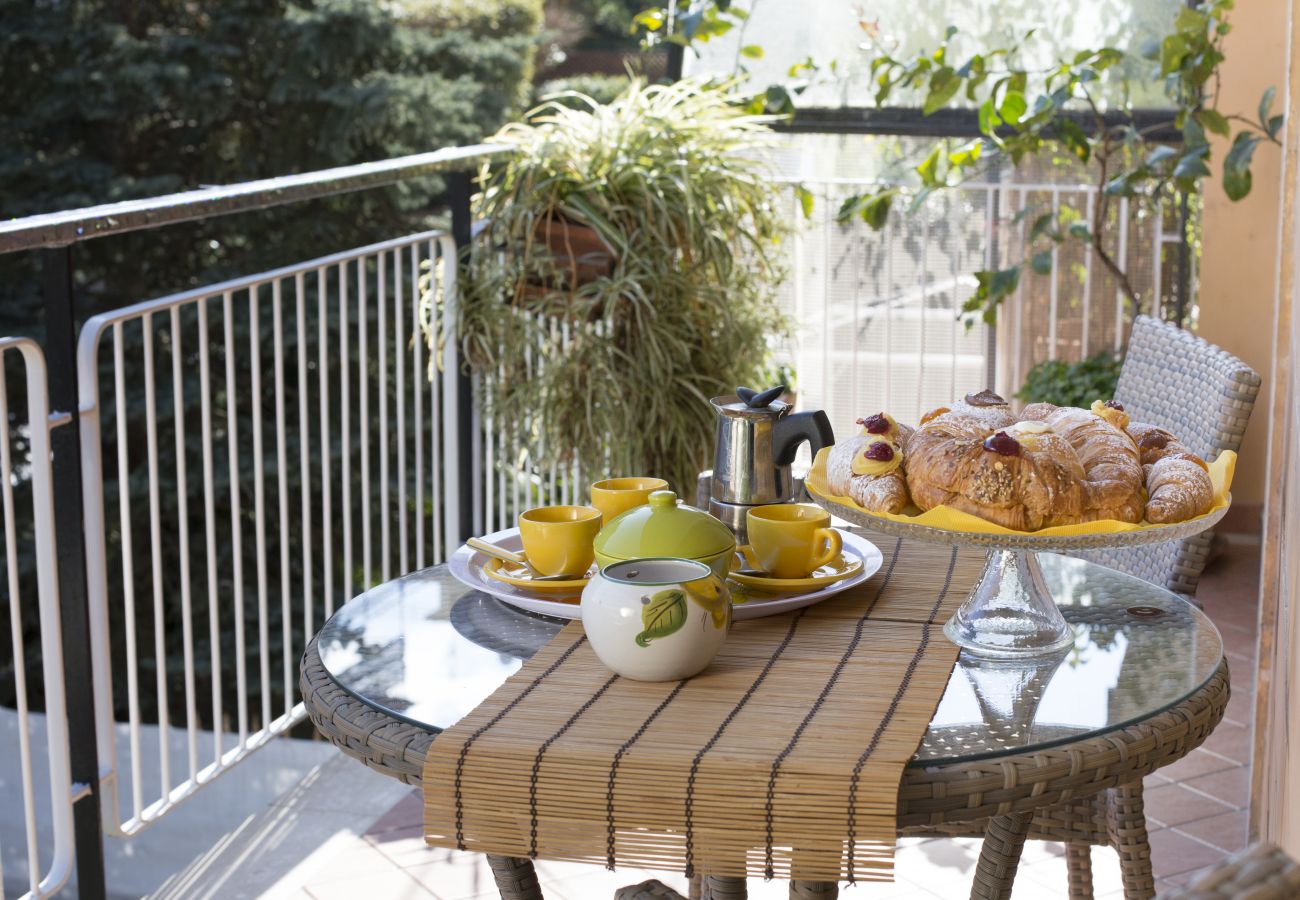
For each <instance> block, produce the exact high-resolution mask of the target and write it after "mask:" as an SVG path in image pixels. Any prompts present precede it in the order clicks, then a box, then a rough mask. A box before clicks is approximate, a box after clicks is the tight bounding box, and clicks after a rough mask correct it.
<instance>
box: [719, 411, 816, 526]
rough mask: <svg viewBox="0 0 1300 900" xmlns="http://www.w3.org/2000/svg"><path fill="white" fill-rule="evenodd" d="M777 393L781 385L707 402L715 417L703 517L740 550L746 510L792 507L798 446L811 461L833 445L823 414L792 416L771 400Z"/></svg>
mask: <svg viewBox="0 0 1300 900" xmlns="http://www.w3.org/2000/svg"><path fill="white" fill-rule="evenodd" d="M783 393H785V385H778V386H777V387H774V388H772V389H770V390H766V391H763V392H762V393H758V392H756V391H752V390H750V389H749V388H743V387H741V388H737V389H736V393H735V394H729V395H727V396H724V397H714V398H713V399H712V400H710V401H709V402H710V403H712V404H713V409H714V410H715V411H716V412H717V414H718V421H717V445H716V447H717V449H716V451H715V453H714V457H713V474H712V479H711V484H710V488H709V513H710V514H711V515H713V516H715V517H716V518H718V519H721V520H722V521H723V522H725V523H726V524H727V526H728V527H729V528H730V529H731V530H732V531H733V532H735V534H736V540H737V541H738V542H740V543H742V544H743V543H745V542H746V541H747V539H748V538H747V536H746V533H745V532H746V529H745V514H746V513H747V512H748V511H749V509H750V508H751V507H754V506H764V505H766V504H769V503H791V502H794V501H795V499H796V497H795V483H794V476H793V475H791V473H790V464H791V463H793V462H794V457H795V453H797V452H798V450H799V445H800V444H802V443H803V442H804V441H807V442H808V443H809V445H810V446H811V448H812V452H813V454H814V455H816V453H817V451H818V450H820V449H821V448H822V447H828V446H830V445H831V444H833V443H835V434H834V432H833V431H832V430H831V422H830V419H828V418H827V417H826V413H825V412H823V411H822V410H820V409H819V410H814V411H811V412H801V413H792V412H790V409H791V407H790V404H788V403H783V402H781V401H780V400H778V399H776V398H777V397H780V396H781V395H782V394H783Z"/></svg>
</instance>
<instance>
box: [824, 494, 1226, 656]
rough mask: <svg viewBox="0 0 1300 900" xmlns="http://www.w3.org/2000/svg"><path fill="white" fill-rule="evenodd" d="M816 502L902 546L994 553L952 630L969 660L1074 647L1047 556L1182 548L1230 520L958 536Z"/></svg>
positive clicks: (947, 630)
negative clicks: (1168, 545) (907, 542)
mask: <svg viewBox="0 0 1300 900" xmlns="http://www.w3.org/2000/svg"><path fill="white" fill-rule="evenodd" d="M809 494H810V495H811V496H812V499H813V501H814V502H816V503H817V504H818V505H819V506H821V507H822V508H823V509H825V510H827V511H828V512H830V513H831V514H832V515H835V516H839V517H840V518H841V519H844V520H845V521H847V522H851V523H853V524H854V525H860V526H862V527H864V528H868V529H871V530H873V531H877V532H883V533H885V534H890V535H895V536H897V537H901V538H909V539H912V540H918V541H926V542H928V543H936V544H947V545H951V546H954V547H963V548H979V549H984V550H987V551H988V554H989V555H988V562H987V564H986V565H985V567H984V573H983V574H982V575H981V576H980V580H979V582H978V583H977V584H976V586H975V587H974V589H973V590H972V591H971V593H970V596H969V597H968V598H967V600H966V602H965V603H963V604H962V605H961V607H960V608H959V609H958V610H957V612H955V613H954V614H953V616H952V618H951V619H949V620H948V622H947V623H946V624H945V625H944V629H943V630H944V634H946V635H947V636H948V638H949V640H951V641H952V642H953V643H955V644H957V645H958V646H959V647H961V648H962V649H964V650H966V651H967V652H969V653H973V654H976V655H978V656H983V657H991V658H1026V657H1035V656H1043V657H1047V656H1051V655H1052V654H1055V653H1057V652H1058V651H1060V650H1061V649H1063V648H1065V647H1068V646H1069V645H1070V644H1071V643H1073V641H1074V636H1073V633H1072V632H1071V631H1070V628H1069V626H1068V625H1067V624H1066V622H1065V617H1064V616H1062V615H1061V611H1060V610H1059V609H1058V608H1057V606H1056V602H1055V600H1054V599H1053V598H1052V596H1051V593H1050V592H1049V591H1048V589H1047V587H1046V586H1045V584H1044V582H1043V576H1042V571H1041V569H1040V567H1039V564H1038V557H1037V554H1038V553H1039V552H1052V553H1064V554H1067V555H1072V554H1076V553H1079V552H1082V551H1085V550H1101V549H1125V548H1129V547H1138V546H1142V545H1145V544H1156V543H1162V542H1165V541H1176V540H1182V539H1183V538H1188V537H1192V536H1193V535H1196V534H1200V533H1201V532H1202V531H1205V530H1206V529H1208V528H1212V527H1214V525H1215V524H1216V523H1218V522H1219V520H1220V519H1222V518H1223V516H1224V515H1225V514H1226V513H1227V511H1228V509H1229V507H1230V506H1231V504H1232V497H1231V496H1230V495H1229V497H1228V502H1227V503H1224V504H1223V505H1222V506H1220V507H1218V508H1217V509H1214V510H1213V511H1211V512H1209V513H1207V514H1206V515H1203V516H1198V517H1197V518H1195V519H1189V520H1188V521H1186V522H1176V523H1174V524H1171V525H1162V526H1159V527H1149V528H1143V529H1141V530H1137V531H1116V532H1099V533H1095V534H1079V535H1060V534H1046V535H1045V534H1034V533H1032V532H1008V533H987V532H973V531H956V530H952V529H946V528H936V527H934V526H932V525H921V524H914V523H910V522H900V521H898V520H897V519H896V518H886V517H884V516H877V515H873V514H872V513H870V512H868V511H867V510H865V509H862V508H861V507H859V506H856V505H851V504H847V503H840V502H838V501H836V500H832V499H831V498H829V497H826V496H823V495H821V494H820V493H818V492H817V491H815V490H810V491H809Z"/></svg>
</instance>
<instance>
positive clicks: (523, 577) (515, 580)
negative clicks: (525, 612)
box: [483, 557, 591, 594]
mask: <svg viewBox="0 0 1300 900" xmlns="http://www.w3.org/2000/svg"><path fill="white" fill-rule="evenodd" d="M483 574H485V575H487V576H488V577H489V578H495V579H496V580H497V581H503V582H505V583H506V584H512V585H514V586H515V587H517V588H523V589H524V590H526V591H536V592H537V593H539V594H572V593H573V592H574V591H579V592H580V591H581V590H582V589H583V588H585V587H586V586H587V582H588V581H590V580H591V577H590V576H591V573H590V572H589V573H588V575H587V576H586V577H584V578H572V579H565V580H564V581H538V580H537V579H536V578H535V577H534V576H533V573H532V572H531V571H530V570H529V569H527V568H526V567H524V566H519V565H516V564H514V563H512V562H506V561H505V560H503V559H496V558H495V557H494V558H491V559H489V560H488V561H487V562H486V563H485V564H484V565H483Z"/></svg>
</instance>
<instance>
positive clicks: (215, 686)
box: [198, 298, 225, 760]
mask: <svg viewBox="0 0 1300 900" xmlns="http://www.w3.org/2000/svg"><path fill="white" fill-rule="evenodd" d="M198 314H199V395H200V396H199V414H200V417H201V426H200V427H201V430H202V433H203V542H204V551H205V552H206V553H207V561H208V564H207V576H208V579H207V580H208V642H209V645H210V646H209V648H208V651H209V657H210V661H211V666H212V678H211V681H212V758H213V760H219V759H221V753H222V747H221V738H222V730H223V726H222V717H223V713H224V710H223V709H222V700H221V688H222V686H223V685H224V683H225V682H224V679H223V678H222V677H221V604H220V600H219V596H220V595H219V594H218V589H217V531H216V522H217V515H216V500H215V498H214V497H213V490H212V488H213V470H212V363H211V358H210V353H211V351H210V350H209V347H208V340H209V338H208V300H207V299H206V298H205V299H203V300H200V301H199V302H198Z"/></svg>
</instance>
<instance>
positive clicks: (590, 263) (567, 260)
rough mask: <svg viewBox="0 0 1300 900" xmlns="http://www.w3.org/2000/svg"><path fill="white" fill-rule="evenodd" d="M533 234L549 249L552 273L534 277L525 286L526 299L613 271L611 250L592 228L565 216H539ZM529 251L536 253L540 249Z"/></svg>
mask: <svg viewBox="0 0 1300 900" xmlns="http://www.w3.org/2000/svg"><path fill="white" fill-rule="evenodd" d="M536 237H537V240H538V243H539V244H542V245H544V246H545V247H546V250H547V251H549V253H550V256H551V259H552V261H553V264H554V266H555V273H554V275H553V276H552V277H551V278H548V279H542V278H538V279H537V280H536V281H530V282H529V283H528V284H527V285H525V286H524V291H523V296H524V298H526V299H531V298H533V297H539V296H541V295H542V294H544V293H546V292H547V291H557V290H558V291H574V290H577V289H578V288H580V287H581V286H582V285H584V284H589V283H590V282H592V281H595V280H596V279H597V278H603V277H606V276H609V275H611V274H613V272H614V262H615V260H616V257H615V255H614V251H613V250H611V249H610V247H609V245H608V244H606V243H605V242H604V241H603V240H602V239H601V237H600V235H599V234H598V233H597V232H596V230H595V229H594V228H591V227H589V226H587V225H580V224H578V223H577V222H570V221H568V220H566V219H559V218H549V219H542V220H540V221H539V222H538V223H537V228H536ZM533 252H535V253H536V252H540V248H536V249H534V251H533Z"/></svg>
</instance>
